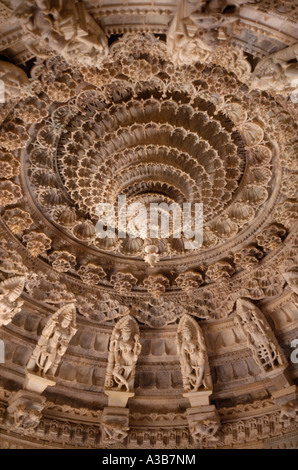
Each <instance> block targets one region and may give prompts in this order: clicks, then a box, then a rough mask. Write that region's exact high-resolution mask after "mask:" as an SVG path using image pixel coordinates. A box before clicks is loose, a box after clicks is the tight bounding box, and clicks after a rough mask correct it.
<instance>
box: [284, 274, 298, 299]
mask: <svg viewBox="0 0 298 470" xmlns="http://www.w3.org/2000/svg"><path fill="white" fill-rule="evenodd" d="M283 277H284V278H285V280H286V281H287V283H288V284H289V286H290V288H291V289H292V290H293V291H294V292H295V294H298V271H294V270H293V271H287V272H285V273H283Z"/></svg>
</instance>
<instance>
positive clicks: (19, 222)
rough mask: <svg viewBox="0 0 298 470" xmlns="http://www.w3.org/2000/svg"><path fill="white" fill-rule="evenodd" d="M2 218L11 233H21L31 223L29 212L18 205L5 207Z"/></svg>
mask: <svg viewBox="0 0 298 470" xmlns="http://www.w3.org/2000/svg"><path fill="white" fill-rule="evenodd" d="M3 220H4V221H5V223H6V225H7V226H8V227H9V228H10V230H11V231H12V232H13V233H22V232H23V231H24V230H26V229H28V228H30V226H31V225H32V223H33V220H32V218H31V216H30V214H29V212H27V211H24V210H23V209H20V208H18V207H15V208H13V209H6V211H5V212H4V215H3Z"/></svg>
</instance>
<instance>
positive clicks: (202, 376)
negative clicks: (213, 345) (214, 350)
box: [177, 315, 211, 392]
mask: <svg viewBox="0 0 298 470" xmlns="http://www.w3.org/2000/svg"><path fill="white" fill-rule="evenodd" d="M177 349H178V354H179V359H180V363H181V370H182V378H183V385H184V390H185V391H186V392H197V391H199V390H201V389H203V390H204V389H206V390H209V389H210V388H211V383H210V377H209V364H208V356H207V349H206V345H205V340H204V337H203V334H202V331H201V329H200V327H199V325H198V324H197V323H196V321H195V320H194V319H193V318H192V317H190V316H189V315H184V316H183V317H182V318H181V320H180V323H179V326H178V331H177Z"/></svg>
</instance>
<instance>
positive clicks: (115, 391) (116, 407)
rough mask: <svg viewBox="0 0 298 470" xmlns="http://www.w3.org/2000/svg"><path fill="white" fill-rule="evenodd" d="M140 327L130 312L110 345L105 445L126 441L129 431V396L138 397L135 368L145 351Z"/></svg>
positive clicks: (104, 419) (104, 429)
mask: <svg viewBox="0 0 298 470" xmlns="http://www.w3.org/2000/svg"><path fill="white" fill-rule="evenodd" d="M139 337H140V333H139V327H138V324H137V322H136V320H135V319H134V318H133V317H132V316H130V315H126V316H125V317H123V318H121V319H120V320H119V321H118V323H117V324H116V326H115V328H114V330H113V332H112V336H111V339H110V345H109V358H108V367H107V372H106V379H105V394H106V395H107V396H108V397H109V400H108V406H107V407H105V408H104V409H103V413H102V419H101V423H102V428H103V433H102V442H103V444H105V445H113V444H117V443H122V442H123V441H124V440H125V438H126V437H127V435H128V431H129V409H128V408H126V405H127V402H128V399H129V398H130V397H133V396H134V379H135V367H136V363H137V360H138V356H139V354H140V351H141V344H140V342H139Z"/></svg>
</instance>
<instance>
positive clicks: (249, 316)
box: [234, 298, 289, 389]
mask: <svg viewBox="0 0 298 470" xmlns="http://www.w3.org/2000/svg"><path fill="white" fill-rule="evenodd" d="M236 305H237V306H236V310H237V315H236V316H235V318H234V323H235V324H236V325H238V326H240V328H241V330H242V332H243V334H244V336H245V337H246V340H247V346H248V347H249V348H250V350H251V351H252V355H253V357H254V359H255V361H256V363H257V364H258V366H259V368H260V375H261V376H262V377H266V378H271V379H272V381H273V383H274V388H276V389H279V388H282V387H286V386H288V385H289V383H288V381H287V379H286V377H285V375H284V371H285V369H286V368H287V367H288V362H287V359H286V357H285V355H284V353H283V351H282V349H281V347H280V346H279V344H278V341H277V340H276V338H275V336H274V333H273V331H272V329H271V327H270V325H269V323H268V322H267V320H266V318H265V316H264V315H263V313H262V312H261V310H260V309H259V308H257V307H256V306H255V305H254V304H253V303H252V302H251V301H250V300H247V299H245V298H240V299H238V300H237V304H236Z"/></svg>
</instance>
